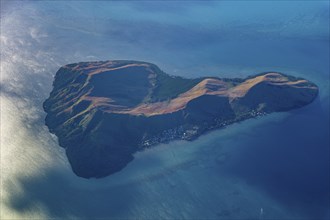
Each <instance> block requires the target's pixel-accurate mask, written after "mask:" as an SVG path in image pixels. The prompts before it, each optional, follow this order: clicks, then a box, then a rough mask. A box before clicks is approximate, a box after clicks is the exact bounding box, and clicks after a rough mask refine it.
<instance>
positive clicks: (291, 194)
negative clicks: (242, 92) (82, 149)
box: [0, 1, 330, 220]
mask: <svg viewBox="0 0 330 220" xmlns="http://www.w3.org/2000/svg"><path fill="white" fill-rule="evenodd" d="M108 59H135V60H144V61H149V62H154V63H156V64H157V65H158V66H159V67H160V68H161V69H163V70H164V71H165V72H167V73H169V74H174V75H181V76H185V77H197V76H214V75H215V76H220V77H244V76H247V75H251V74H255V73H259V72H265V71H281V72H284V73H287V74H292V75H296V76H301V77H305V78H307V79H309V80H311V81H313V82H315V83H316V84H317V85H318V86H319V88H320V94H319V97H318V99H317V100H315V101H314V102H313V103H312V104H311V105H308V106H306V107H304V108H301V109H296V110H293V111H290V112H287V113H274V114H271V115H268V116H265V117H262V118H257V119H251V120H248V121H244V122H241V123H238V124H234V125H231V126H228V127H227V128H226V129H223V130H217V131H213V132H210V133H209V134H206V135H204V136H202V137H200V138H199V139H198V140H196V141H194V142H184V141H175V142H172V143H170V144H164V145H160V146H157V147H155V148H152V149H149V150H146V151H144V152H139V153H137V154H136V155H135V157H136V158H135V160H134V161H133V162H132V163H130V164H129V165H128V166H127V167H126V168H125V169H124V170H123V171H121V172H119V173H116V174H114V175H112V176H110V177H107V178H104V179H97V180H96V179H90V180H86V179H82V178H78V177H76V176H75V175H74V174H73V173H72V171H71V169H70V166H69V164H68V162H67V159H66V156H65V154H64V151H63V149H61V148H60V147H59V146H58V144H57V139H56V138H55V137H53V136H51V135H50V134H49V132H48V130H47V128H46V127H45V126H44V117H45V113H44V112H43V110H42V102H43V101H44V99H45V98H47V97H48V94H49V92H50V91H51V85H52V81H53V76H54V74H55V72H56V71H57V69H58V68H59V67H60V66H62V65H65V64H68V63H73V62H79V61H89V60H108ZM0 88H1V133H0V134H1V214H0V215H1V217H0V218H1V219H14V218H15V219H29V218H36V219H48V218H60V219H61V218H62V219H68V218H78V219H93V218H98V217H103V218H110V219H111V218H124V219H132V218H138V219H159V218H163V219H299V220H300V219H306V220H307V219H324V220H326V219H329V218H330V209H329V198H330V195H329V185H330V183H329V169H330V168H329V167H330V166H329V161H330V155H329V132H330V131H329V124H330V122H329V111H330V110H329V92H330V91H329V2H327V1H270V2H264V1H234V2H230V1H218V2H216V1H208V2H198V1H178V2H174V1H171V2H163V1H162V2H151V1H139V2H135V1H124V2H114V1H113V2H106V1H104V2H103V1H83V2H78V1H70V2H61V1H48V2H40V1H29V2H18V1H1V84H0Z"/></svg>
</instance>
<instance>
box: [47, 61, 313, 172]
mask: <svg viewBox="0 0 330 220" xmlns="http://www.w3.org/2000/svg"><path fill="white" fill-rule="evenodd" d="M317 95H318V87H317V86H316V85H315V84H314V83H312V82H310V81H308V80H306V79H303V78H297V77H293V76H288V75H285V74H282V73H278V72H265V73H261V74H257V75H254V76H250V77H247V78H245V79H239V78H233V79H228V78H223V79H221V78H217V77H202V78H196V79H187V78H182V77H178V76H171V75H168V74H166V73H164V72H163V71H162V70H161V69H159V68H158V67H157V66H156V65H154V64H152V63H148V62H141V61H127V60H112V61H98V62H81V63H74V64H68V65H65V66H63V67H61V68H60V69H59V70H58V71H57V73H56V76H55V80H54V82H53V90H52V91H51V93H50V96H49V98H48V99H47V100H46V101H45V102H44V106H43V107H44V110H45V112H46V113H47V116H46V119H45V121H46V125H47V126H48V128H49V131H50V132H51V133H54V134H55V135H56V136H57V137H58V141H59V145H60V146H61V147H63V148H65V149H66V154H67V157H68V160H69V162H70V164H71V167H72V169H73V171H74V173H76V174H77V175H78V176H80V177H84V178H91V177H95V178H101V177H105V176H108V175H110V174H113V173H115V172H118V171H120V170H121V169H123V168H124V167H125V166H126V165H127V164H128V163H129V162H130V161H132V160H133V159H134V153H135V152H137V151H139V150H143V149H145V148H148V147H152V146H154V145H157V144H159V143H167V142H169V141H171V140H180V139H181V140H188V141H192V140H194V139H195V138H197V137H199V136H200V135H201V134H203V133H205V132H207V131H210V130H214V129H218V128H222V127H225V126H227V125H230V124H232V123H235V122H239V121H242V120H245V119H248V118H253V117H258V116H261V115H265V114H269V113H272V112H280V111H289V110H291V109H295V108H300V107H303V106H305V105H307V104H309V103H311V102H312V101H313V100H314V99H315V98H316V97H317Z"/></svg>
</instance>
